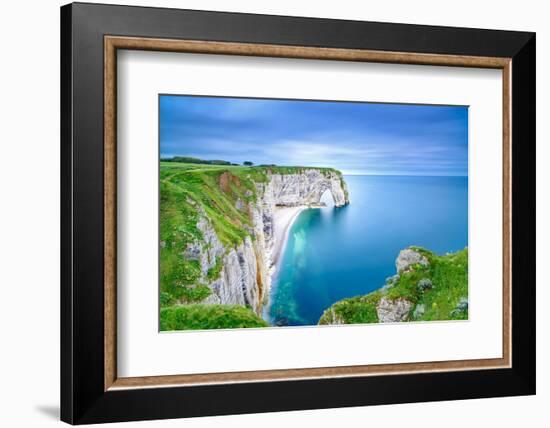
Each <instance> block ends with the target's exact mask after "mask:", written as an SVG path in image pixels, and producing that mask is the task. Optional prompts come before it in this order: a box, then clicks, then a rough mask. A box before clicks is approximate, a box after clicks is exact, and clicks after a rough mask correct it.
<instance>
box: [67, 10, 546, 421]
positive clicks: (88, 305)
mask: <svg viewBox="0 0 550 428" xmlns="http://www.w3.org/2000/svg"><path fill="white" fill-rule="evenodd" d="M107 16H108V17H109V20H106V19H104V18H105V17H107ZM84 24H85V25H84ZM282 28H284V29H285V31H281V29H282ZM118 49H131V50H149V51H170V52H186V53H190V52H191V53H205V54H212V55H216V54H224V55H246V56H268V57H283V58H305V59H319V60H339V61H363V62H383V63H401V64H418V65H444V66H460V67H476V68H495V69H500V70H502V73H503V74H502V75H503V88H502V90H503V114H502V118H503V122H502V123H503V139H502V141H503V159H502V160H499V161H501V162H502V165H503V174H504V175H503V183H504V187H503V224H504V228H503V254H502V257H503V267H504V272H503V278H504V281H503V308H502V309H503V310H502V312H503V324H502V335H503V352H502V355H503V356H502V358H499V359H479V360H457V361H443V362H424V363H407V364H386V365H367V366H346V367H325V368H307V369H287V370H268V371H247V372H230V373H221V374H220V373H218V374H208V373H205V374H198V375H174V376H151V377H141V378H121V377H118V376H117V371H116V179H117V172H116V129H117V126H116V117H117V116H116V52H117V50H118ZM61 52H62V64H61V72H62V75H61V83H62V85H61V88H62V92H61V101H62V112H61V113H62V114H61V127H62V141H61V144H62V153H61V156H62V159H61V165H62V182H61V188H62V206H61V212H62V219H61V220H62V236H61V243H62V262H61V263H62V264H61V272H62V284H61V287H62V293H61V338H62V343H61V356H62V361H61V365H62V371H61V373H62V378H61V387H62V395H61V402H62V406H61V409H62V414H61V418H62V420H64V421H66V422H69V423H74V424H76V423H78V424H80V423H96V422H111V421H126V420H141V419H155V418H159V419H160V418H173V417H187V416H199V415H219V414H229V413H248V412H265V411H276V410H295V409H311V408H323V407H342V406H355V405H368V404H382V403H401V402H414V401H428V400H430V401H431V400H448V399H461V398H475V397H490V396H504V395H524V394H533V393H534V392H535V280H534V276H535V261H534V254H535V226H534V224H535V221H534V220H535V210H534V206H535V184H534V183H535V114H534V111H535V35H534V34H532V33H521V32H507V31H492V30H474V29H461V28H444V27H427V26H415V25H405V24H382V23H368V22H351V21H337V20H324V19H310V18H290V17H278V16H263V15H248V14H230V13H218V12H197V11H185V10H171V9H155V8H140V7H126V6H106V5H91V4H78V3H76V4H71V5H67V6H64V7H62V9H61ZM258 397H261V399H258ZM213 402H215V403H217V404H216V406H212V405H211V403H213Z"/></svg>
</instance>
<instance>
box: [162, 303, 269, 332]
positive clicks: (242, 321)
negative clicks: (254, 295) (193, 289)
mask: <svg viewBox="0 0 550 428" xmlns="http://www.w3.org/2000/svg"><path fill="white" fill-rule="evenodd" d="M251 327H268V324H267V322H265V321H264V320H263V319H261V318H260V317H258V316H257V315H256V314H255V313H254V312H253V311H252V310H251V309H249V308H247V307H244V306H237V305H200V304H195V305H185V306H171V307H167V308H162V309H161V310H160V329H161V331H173V330H205V329H220V328H251Z"/></svg>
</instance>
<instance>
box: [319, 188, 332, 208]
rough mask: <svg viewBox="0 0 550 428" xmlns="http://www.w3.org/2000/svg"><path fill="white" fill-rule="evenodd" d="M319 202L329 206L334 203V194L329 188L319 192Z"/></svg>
mask: <svg viewBox="0 0 550 428" xmlns="http://www.w3.org/2000/svg"><path fill="white" fill-rule="evenodd" d="M319 203H320V204H321V205H325V206H327V207H330V208H332V207H334V206H335V205H336V202H335V200H334V195H333V194H332V191H331V190H330V189H325V190H324V191H323V192H322V193H321V198H320V199H319Z"/></svg>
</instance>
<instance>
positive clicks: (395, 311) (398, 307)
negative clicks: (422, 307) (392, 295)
mask: <svg viewBox="0 0 550 428" xmlns="http://www.w3.org/2000/svg"><path fill="white" fill-rule="evenodd" d="M411 308H412V303H411V302H409V301H408V300H407V299H403V298H399V299H395V300H391V299H388V298H387V297H382V298H381V299H380V301H379V302H378V305H377V306H376V313H377V314H378V322H401V321H406V320H407V319H408V318H409V312H410V310H411Z"/></svg>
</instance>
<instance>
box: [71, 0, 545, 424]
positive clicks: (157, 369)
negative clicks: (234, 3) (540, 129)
mask: <svg viewBox="0 0 550 428" xmlns="http://www.w3.org/2000/svg"><path fill="white" fill-rule="evenodd" d="M61 53H62V63H61V72H62V75H61V83H62V85H61V86H62V90H61V101H62V111H61V126H62V140H61V147H62V149H61V156H62V162H61V163H62V182H61V186H62V188H61V191H62V207H61V211H62V235H61V243H62V265H61V269H62V283H61V288H62V290H61V291H62V292H61V338H62V343H61V356H62V361H61V366H62V376H61V387H62V388H61V389H62V396H61V402H62V405H61V409H62V415H61V417H62V420H64V421H66V422H69V423H72V424H83V423H97V422H115V421H128V420H143V419H160V418H176V417H188V416H201V415H221V414H230V413H247V412H268V411H280V410H297V409H313V408H326V407H343V406H360V405H371V404H388V403H404V402H415V401H434V400H450V399H463V398H476V397H493V396H505V395H526V394H534V393H535V280H534V278H535V257H534V255H535V210H534V208H535V35H534V34H533V33H525V32H509V31H495V30H479V29H464V28H446V27H428V26H416V25H406V24H385V23H371V22H355V21H339V20H327V19H312V18H292V17H281V16H265V15H249V14H233V13H220V12H204V11H200V12H199V11H190V10H176V9H156V8H140V7H127V6H107V5H92V4H78V3H76V4H70V5H67V6H64V7H62V8H61Z"/></svg>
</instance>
